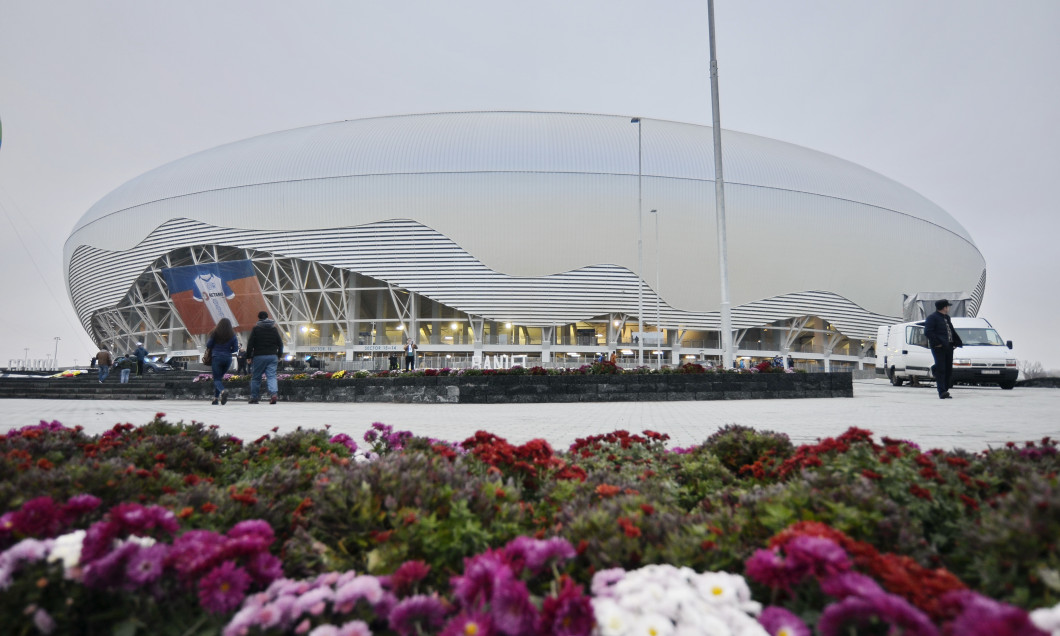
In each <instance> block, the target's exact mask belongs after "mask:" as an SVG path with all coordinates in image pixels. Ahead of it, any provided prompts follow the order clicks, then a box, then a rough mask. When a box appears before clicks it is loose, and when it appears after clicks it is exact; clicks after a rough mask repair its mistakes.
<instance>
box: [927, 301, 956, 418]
mask: <svg viewBox="0 0 1060 636" xmlns="http://www.w3.org/2000/svg"><path fill="white" fill-rule="evenodd" d="M950 307H951V305H950V301H948V300H938V301H935V313H933V314H931V315H930V316H928V317H927V320H925V321H924V337H926V338H927V340H928V344H930V345H931V355H932V356H934V358H935V364H934V365H932V367H931V375H933V376H935V386H936V388H938V391H939V399H940V400H945V399H947V398H950V397H953V396H951V395H950V388H952V387H953V349H954V348H956V347H963V346H964V343H963V342H961V337H960V336H959V335H957V331H956V330H955V329H954V328H953V321H951V320H950Z"/></svg>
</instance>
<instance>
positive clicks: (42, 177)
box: [0, 0, 1060, 368]
mask: <svg viewBox="0 0 1060 636" xmlns="http://www.w3.org/2000/svg"><path fill="white" fill-rule="evenodd" d="M716 12H717V14H716V18H717V36H718V58H719V68H720V75H719V76H720V81H721V116H722V126H723V127H725V128H729V129H733V130H739V131H744V132H749V133H754V134H758V135H764V136H767V137H773V138H776V139H781V140H784V141H789V142H793V143H796V144H800V145H803V146H807V147H809V148H814V149H817V150H821V151H824V152H827V153H831V154H834V155H837V156H839V157H842V158H844V159H848V160H851V161H854V162H856V163H859V164H861V165H864V166H866V167H868V168H870V169H872V170H875V171H877V172H879V173H882V174H884V175H886V176H888V177H891V178H893V179H896V180H897V181H899V182H901V183H903V184H905V185H907V186H909V187H911V188H913V189H914V190H916V191H918V192H920V193H921V194H923V195H925V196H926V197H928V198H929V199H931V200H932V201H934V202H935V203H937V204H939V205H941V206H942V207H943V208H944V209H946V210H947V211H948V212H949V213H950V214H952V215H953V216H954V217H955V218H956V219H957V220H958V222H960V223H961V224H962V225H963V226H964V227H965V228H967V229H968V231H969V232H970V233H971V235H972V237H973V238H974V239H975V241H976V243H977V244H978V246H979V249H980V250H981V251H982V253H983V255H984V257H985V258H986V263H987V288H986V297H985V302H984V303H983V306H982V309H981V311H980V315H981V316H985V317H988V318H989V319H990V320H991V322H993V323H994V325H995V326H996V327H997V328H998V329H999V331H1001V333H1002V335H1003V336H1004V337H1005V338H1006V339H1012V340H1015V341H1016V351H1017V354H1018V355H1019V357H1020V358H1022V359H1026V360H1037V361H1041V362H1042V363H1043V364H1045V366H1046V367H1047V368H1060V338H1057V337H1056V336H1055V335H1054V334H1053V333H1052V332H1053V329H1051V327H1053V326H1054V325H1055V324H1056V322H1057V320H1058V317H1060V293H1058V292H1060V284H1058V282H1057V278H1058V275H1060V220H1058V215H1057V211H1058V210H1057V203H1056V202H1057V196H1056V192H1055V186H1054V184H1055V183H1056V182H1057V176H1058V175H1060V126H1058V124H1057V122H1056V121H1055V119H1056V118H1057V117H1058V116H1060V80H1058V77H1060V72H1058V69H1057V62H1058V60H1060V36H1058V34H1060V2H1057V1H1055V0H1020V1H1017V2H1008V3H998V2H986V1H983V0H943V1H933V2H923V1H922V0H889V1H888V2H860V1H853V0H813V1H811V0H802V1H798V2H787V1H781V0H775V1H765V0H717V6H716ZM708 58H709V52H708V46H707V11H706V2H705V0H702V1H696V2H692V1H686V0H680V1H677V0H675V1H666V0H663V1H661V2H659V1H656V2H635V1H632V0H539V1H537V2H533V3H516V2H503V1H497V0H474V1H460V0H458V1H455V2H448V3H438V2H427V1H418V0H412V1H404V2H367V1H353V0H348V1H337V0H333V1H317V0H307V1H303V2H297V3H294V2H280V1H278V0H270V1H263V0H241V1H236V0H229V1H226V2H216V1H215V0H184V1H182V2H179V3H177V2H166V3H163V2H142V1H141V0H107V1H103V0H99V1H88V0H86V1H75V0H67V1H62V2H60V1H49V2H46V1H40V0H0V120H2V122H3V141H2V145H0V215H2V216H3V217H4V218H3V219H2V220H0V272H3V275H2V276H0V291H2V294H0V298H3V299H4V301H3V306H4V308H3V311H0V366H2V365H6V363H7V361H8V359H12V358H21V357H22V355H23V350H24V349H25V348H28V349H29V351H30V353H29V355H30V357H31V358H43V357H47V356H50V355H51V354H52V351H53V348H54V346H55V341H54V340H53V338H54V337H55V336H59V337H60V338H62V340H61V341H60V342H59V359H60V362H61V363H63V364H70V363H72V362H73V361H74V359H76V360H77V361H78V362H80V363H84V362H85V361H87V360H88V358H89V356H91V355H92V354H93V353H94V352H95V348H94V346H93V345H92V343H91V341H90V340H89V338H88V336H87V335H86V334H85V333H84V331H83V329H82V328H81V327H80V324H79V323H78V321H77V318H76V317H75V315H74V313H73V310H72V308H71V306H70V302H69V298H68V295H67V293H66V287H65V284H64V282H63V276H62V247H63V243H64V242H65V240H66V238H67V236H68V235H69V232H70V230H71V228H72V227H73V225H74V223H75V222H76V221H77V220H78V219H79V218H80V217H81V215H82V214H83V213H84V212H85V211H86V210H87V209H88V208H89V207H90V206H91V205H92V204H93V203H95V202H96V201H97V200H98V199H100V198H101V197H102V196H103V195H105V194H106V193H108V192H110V191H111V190H113V189H114V188H116V187H118V186H119V185H121V184H122V183H124V182H125V181H127V180H129V179H131V178H133V177H135V176H137V175H139V174H141V173H143V172H146V171H148V170H150V169H152V168H155V167H157V166H159V165H161V164H163V163H166V162H168V161H172V160H174V159H177V158H180V157H183V156H185V155H188V154H190V153H193V152H196V151H199V150H203V149H206V148H211V147H214V146H217V145H220V144H223V143H227V142H230V141H235V140H239V139H243V138H246V137H250V136H254V135H259V134H263V133H268V132H272V131H276V130H283V129H287V128H294V127H298V126H305V125H310V124H316V123H322V122H329V121H336V120H343V119H355V118H358V117H365V116H374V115H388V114H399V113H416V112H435V111H450V110H558V111H574V112H593V113H614V114H627V115H642V116H645V117H656V118H662V119H672V120H677V121H687V122H693V123H701V124H710V119H711V113H710V82H709V61H708ZM850 240H852V241H860V242H862V243H863V244H864V247H865V252H864V253H865V258H866V260H868V261H871V262H873V263H875V266H879V267H886V266H887V261H888V259H893V258H899V257H900V254H901V250H900V249H897V247H898V246H889V245H881V244H878V243H877V242H876V241H875V240H874V237H873V236H871V235H869V234H866V235H863V236H851V237H850ZM763 257H764V258H770V256H769V255H768V254H766V255H764V256H763ZM836 266H837V267H843V266H845V264H844V263H836ZM915 291H921V290H915Z"/></svg>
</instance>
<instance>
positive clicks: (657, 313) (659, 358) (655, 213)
mask: <svg viewBox="0 0 1060 636" xmlns="http://www.w3.org/2000/svg"><path fill="white" fill-rule="evenodd" d="M650 214H651V215H652V216H653V217H655V331H657V332H658V334H659V335H657V336H656V342H655V344H656V346H658V347H659V349H658V351H659V355H657V356H655V357H656V362H658V364H656V365H655V366H657V367H658V366H662V325H661V324H659V323H660V322H661V319H660V315H661V312H660V310H659V303H660V300H659V296H660V292H659V251H660V249H661V248H660V247H659V211H658V210H652V211H651V212H650Z"/></svg>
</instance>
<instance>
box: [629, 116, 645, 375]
mask: <svg viewBox="0 0 1060 636" xmlns="http://www.w3.org/2000/svg"><path fill="white" fill-rule="evenodd" d="M629 123H631V124H636V125H637V333H638V334H640V335H639V336H638V337H637V366H638V367H639V366H643V365H644V223H643V221H642V219H643V216H644V214H643V213H644V204H643V203H642V201H643V193H644V190H643V181H644V169H643V164H642V162H641V159H642V158H643V153H642V152H641V135H640V130H641V129H640V117H634V118H633V119H631V120H629Z"/></svg>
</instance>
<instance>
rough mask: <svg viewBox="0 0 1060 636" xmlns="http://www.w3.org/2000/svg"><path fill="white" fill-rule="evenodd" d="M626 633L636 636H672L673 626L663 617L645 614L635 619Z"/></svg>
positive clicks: (671, 622)
mask: <svg viewBox="0 0 1060 636" xmlns="http://www.w3.org/2000/svg"><path fill="white" fill-rule="evenodd" d="M628 633H630V634H634V635H636V636H673V633H674V624H673V621H671V620H670V619H669V618H666V617H665V616H661V615H659V614H655V613H646V614H644V615H642V616H640V617H639V618H638V619H637V621H636V622H635V623H634V624H633V629H632V630H630V631H629V632H628Z"/></svg>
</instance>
